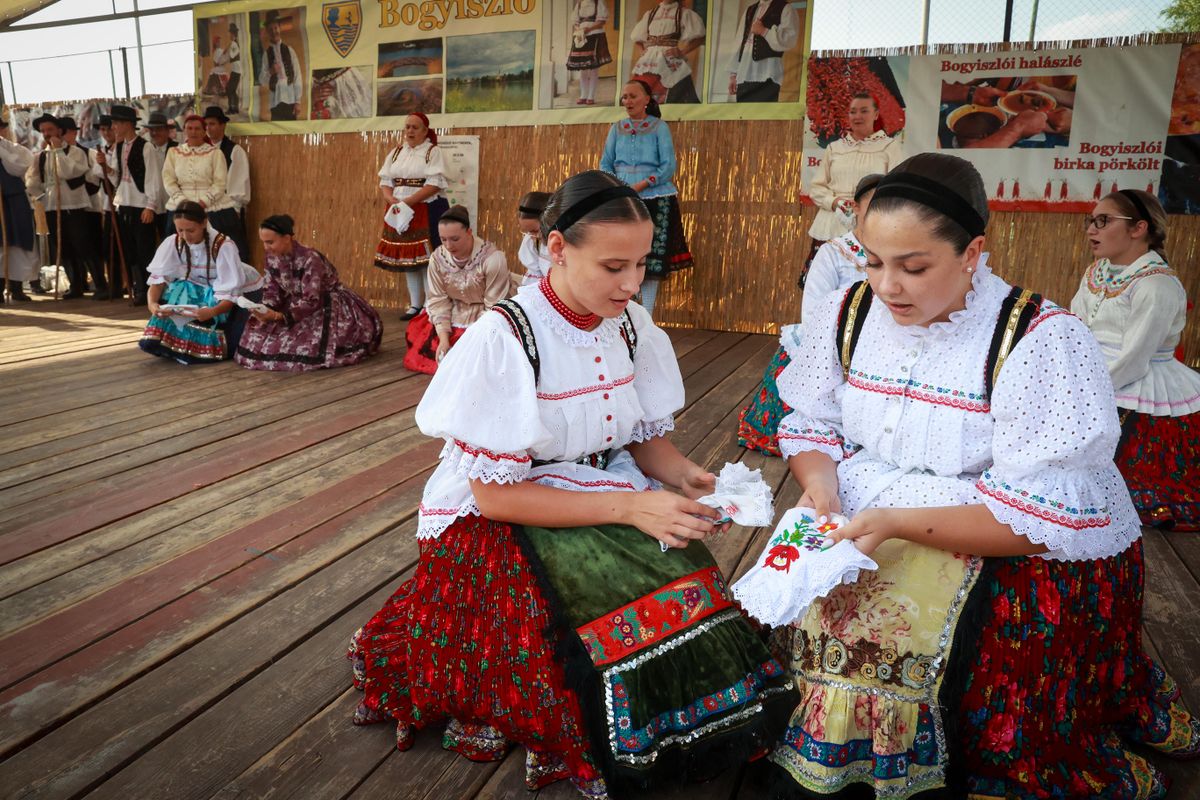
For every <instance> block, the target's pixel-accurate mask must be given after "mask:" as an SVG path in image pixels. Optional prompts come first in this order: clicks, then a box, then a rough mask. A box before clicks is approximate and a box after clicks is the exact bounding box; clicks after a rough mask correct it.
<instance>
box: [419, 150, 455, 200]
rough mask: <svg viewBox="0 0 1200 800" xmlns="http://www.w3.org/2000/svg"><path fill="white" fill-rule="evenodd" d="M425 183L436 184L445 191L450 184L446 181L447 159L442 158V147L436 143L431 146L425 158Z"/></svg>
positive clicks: (427, 184) (428, 184)
mask: <svg viewBox="0 0 1200 800" xmlns="http://www.w3.org/2000/svg"><path fill="white" fill-rule="evenodd" d="M425 185H426V186H436V187H437V188H439V189H441V190H443V191H444V190H445V189H447V188H448V187H449V186H450V184H449V183H448V182H447V181H446V161H445V159H443V158H442V148H440V147H438V146H437V145H436V144H435V145H431V146H430V148H429V154H428V156H427V157H426V159H425Z"/></svg>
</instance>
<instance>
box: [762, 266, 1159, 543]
mask: <svg viewBox="0 0 1200 800" xmlns="http://www.w3.org/2000/svg"><path fill="white" fill-rule="evenodd" d="M973 284H974V286H973V289H972V291H970V292H969V293H968V294H967V298H966V308H965V309H963V310H962V311H958V312H955V313H954V314H952V315H951V316H950V320H949V321H948V322H942V323H934V324H933V325H930V326H929V327H928V328H925V327H917V326H902V325H899V324H898V323H896V322H895V320H893V319H892V316H891V314H890V313H889V312H888V310H887V307H886V306H884V305H883V304H882V303H879V302H875V303H872V305H871V307H870V309H869V311H868V314H867V318H866V321H865V324H864V326H863V329H862V334H861V336H860V338H859V340H858V344H857V346H856V348H855V352H854V357H853V359H852V363H851V365H850V369H849V371H848V374H846V375H844V374H843V371H842V367H841V365H840V363H839V361H838V352H837V351H838V345H837V330H836V328H837V317H838V310H839V308H840V306H841V298H840V297H838V298H836V299H831V301H830V302H829V303H828V304H826V305H825V306H824V307H822V308H821V309H820V310H819V311H818V312H817V313H816V314H815V315H814V316H813V319H812V320H809V321H808V322H806V323H805V337H804V340H803V342H802V343H801V346H800V348H799V352H798V354H797V355H798V357H797V358H796V359H795V360H793V361H792V363H791V364H790V365H789V366H788V367H787V369H785V370H784V372H783V373H782V374H781V375H780V376H779V381H778V384H779V394H780V397H781V398H782V399H783V400H784V402H786V403H787V404H788V405H790V406H791V407H792V408H793V409H795V411H794V412H793V413H792V414H790V415H788V416H787V417H785V418H784V419H783V421H782V422H781V423H780V426H779V445H780V449H781V450H782V451H783V455H784V456H785V457H790V456H793V455H795V454H796V453H800V452H804V451H818V452H822V453H825V454H826V455H828V456H829V457H830V458H832V459H833V460H834V461H835V462H838V468H837V472H838V482H839V491H838V494H839V496H840V498H841V501H842V510H843V513H844V514H846V515H847V516H853V515H854V514H856V513H858V512H859V511H861V510H863V509H865V508H871V507H876V508H913V507H933V506H948V505H969V504H977V503H982V504H983V505H985V506H986V507H987V508H988V510H989V511H990V512H991V513H992V515H993V516H995V518H996V519H997V520H998V521H999V522H1001V523H1003V524H1005V525H1009V526H1011V527H1012V529H1013V531H1014V532H1015V533H1017V534H1020V535H1022V536H1025V537H1026V538H1028V539H1029V540H1030V541H1031V542H1034V543H1037V544H1044V545H1045V546H1046V547H1047V548H1048V550H1049V552H1048V553H1046V554H1045V556H1044V557H1045V558H1050V559H1059V560H1078V559H1091V558H1104V557H1107V556H1110V555H1114V554H1116V553H1120V552H1122V551H1124V550H1125V549H1126V548H1127V547H1128V546H1129V545H1130V544H1131V543H1132V542H1134V541H1136V540H1137V538H1138V536H1140V535H1141V526H1140V524H1139V522H1138V516H1137V513H1136V512H1135V511H1134V508H1133V503H1132V502H1131V501H1130V499H1129V491H1128V489H1127V488H1126V486H1125V482H1124V481H1123V480H1122V478H1121V476H1120V474H1119V473H1118V472H1117V468H1116V466H1115V465H1114V464H1113V452H1114V450H1115V448H1116V445H1117V439H1118V437H1119V435H1120V427H1119V425H1118V422H1117V411H1116V406H1115V404H1114V403H1113V396H1112V384H1111V381H1109V378H1108V372H1107V370H1106V369H1105V366H1104V360H1103V358H1102V357H1101V354H1100V351H1099V348H1098V347H1097V346H1096V342H1095V339H1093V338H1092V336H1091V334H1090V333H1089V332H1088V330H1087V328H1086V326H1084V325H1083V324H1082V323H1081V322H1080V321H1079V320H1078V319H1076V318H1075V317H1074V316H1072V315H1071V314H1069V313H1068V312H1067V311H1066V310H1064V309H1062V308H1059V307H1057V306H1055V305H1053V304H1051V303H1048V302H1044V303H1043V304H1042V307H1041V309H1040V310H1039V312H1038V314H1037V316H1036V317H1035V318H1034V319H1033V321H1032V322H1031V323H1030V325H1029V328H1028V329H1027V332H1026V334H1025V336H1024V337H1023V338H1022V339H1021V341H1020V342H1018V344H1017V346H1016V347H1015V348H1014V349H1013V351H1012V353H1011V354H1010V355H1009V357H1008V359H1007V361H1006V362H1005V363H1004V365H1003V368H1002V370H1001V372H1000V375H999V379H998V380H997V381H996V384H995V386H994V387H993V392H992V396H991V397H987V396H986V395H985V393H984V391H985V390H984V375H983V372H984V364H985V362H986V360H987V351H988V348H989V346H990V344H991V340H992V332H993V330H994V328H995V324H996V320H997V318H998V316H999V311H1000V304H1001V303H1002V302H1003V300H1004V298H1005V297H1006V296H1007V294H1008V293H1009V291H1010V289H1011V287H1010V286H1009V285H1008V284H1007V283H1005V282H1004V281H1003V280H1001V279H1000V278H998V277H996V276H995V275H993V274H992V273H991V271H990V270H989V269H988V268H987V265H986V263H985V259H981V260H980V264H979V266H978V267H977V270H976V273H975V275H974V276H973Z"/></svg>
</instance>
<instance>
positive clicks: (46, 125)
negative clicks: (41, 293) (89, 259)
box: [25, 114, 91, 300]
mask: <svg viewBox="0 0 1200 800" xmlns="http://www.w3.org/2000/svg"><path fill="white" fill-rule="evenodd" d="M34 127H36V128H37V129H38V131H40V132H41V134H42V138H43V139H44V140H45V149H44V150H42V152H40V153H38V155H37V157H36V158H35V159H34V162H33V164H32V165H30V167H29V171H28V172H26V173H25V187H26V188H27V189H28V190H29V194H30V196H32V197H35V198H38V197H40V198H43V203H44V205H45V208H46V213H47V215H49V214H50V213H51V212H53V217H51V218H50V219H48V220H47V221H48V222H49V223H50V224H49V228H50V252H51V253H53V254H54V261H55V264H56V266H62V267H64V268H65V269H66V272H67V277H68V279H69V280H70V281H71V290H70V291H69V292H68V293H67V294H66V295H65V298H64V299H68V300H69V299H72V298H76V297H83V294H84V291H85V290H86V289H87V266H86V263H85V261H84V257H85V255H86V248H87V246H88V235H87V233H88V231H87V223H88V220H87V216H86V215H87V213H88V212H87V210H86V209H87V208H88V206H89V205H90V204H91V201H90V200H89V199H88V194H87V189H86V188H85V183H86V178H85V175H86V174H87V171H88V158H87V153H85V152H84V151H83V150H81V149H79V148H78V147H71V146H70V145H69V144H67V143H66V141H64V139H63V129H62V124H61V123H60V122H59V121H58V119H57V118H55V117H53V116H51V115H50V114H43V115H42V116H40V117H38V118H37V119H35V120H34ZM55 275H56V278H57V272H56V273H55ZM57 284H58V281H57V279H56V280H55V287H56V290H55V294H56V295H57V294H58V292H57Z"/></svg>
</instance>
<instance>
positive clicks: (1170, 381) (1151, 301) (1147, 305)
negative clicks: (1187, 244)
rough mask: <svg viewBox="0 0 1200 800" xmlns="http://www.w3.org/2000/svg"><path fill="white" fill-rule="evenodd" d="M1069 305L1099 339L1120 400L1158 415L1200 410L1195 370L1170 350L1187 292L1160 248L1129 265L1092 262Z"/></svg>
mask: <svg viewBox="0 0 1200 800" xmlns="http://www.w3.org/2000/svg"><path fill="white" fill-rule="evenodd" d="M1071 311H1072V313H1074V314H1076V315H1077V316H1078V317H1079V318H1080V319H1082V320H1083V321H1084V322H1085V323H1087V326H1088V327H1089V328H1091V330H1092V334H1093V335H1095V337H1096V340H1097V341H1099V342H1100V350H1101V352H1103V353H1104V360H1105V361H1106V362H1107V363H1108V371H1109V373H1110V374H1111V375H1112V382H1113V386H1114V387H1116V390H1117V405H1118V406H1119V407H1120V408H1128V409H1132V410H1134V411H1138V412H1140V413H1142V414H1151V415H1153V416H1163V417H1165V416H1171V417H1182V416H1184V415H1185V414H1192V413H1194V412H1196V411H1200V373H1197V372H1196V371H1195V370H1193V369H1189V368H1188V367H1187V366H1186V365H1185V364H1184V363H1183V362H1181V361H1180V360H1179V359H1177V358H1175V348H1176V347H1177V346H1178V345H1179V338H1180V336H1181V335H1182V334H1183V326H1184V323H1185V321H1186V317H1187V294H1186V293H1185V292H1184V289H1183V284H1182V283H1180V282H1179V278H1178V277H1176V275H1175V273H1174V272H1173V271H1172V270H1171V268H1170V267H1169V266H1167V262H1166V261H1165V260H1163V258H1162V257H1161V256H1159V255H1158V253H1155V252H1153V251H1151V252H1149V253H1147V254H1146V255H1144V256H1142V257H1141V258H1139V259H1138V260H1136V261H1134V262H1133V263H1132V264H1128V265H1126V266H1117V265H1115V264H1112V263H1111V262H1109V260H1108V259H1106V258H1102V259H1100V260H1099V261H1097V262H1096V263H1094V264H1092V265H1091V266H1090V267H1088V269H1087V272H1086V273H1084V276H1083V280H1081V281H1080V283H1079V291H1078V292H1076V293H1075V297H1074V299H1073V300H1071Z"/></svg>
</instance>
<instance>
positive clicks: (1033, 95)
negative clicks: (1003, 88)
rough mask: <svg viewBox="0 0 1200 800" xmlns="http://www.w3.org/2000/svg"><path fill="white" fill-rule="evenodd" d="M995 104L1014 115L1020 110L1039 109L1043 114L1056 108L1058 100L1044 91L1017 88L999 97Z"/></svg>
mask: <svg viewBox="0 0 1200 800" xmlns="http://www.w3.org/2000/svg"><path fill="white" fill-rule="evenodd" d="M996 105H997V106H999V107H1000V108H1002V109H1003V110H1004V111H1005V112H1006V113H1008V114H1010V115H1012V116H1014V117H1015V116H1016V115H1017V114H1020V113H1021V112H1022V111H1041V112H1042V113H1043V114H1049V113H1050V112H1051V111H1053V110H1054V109H1056V108H1058V101H1057V100H1055V99H1054V98H1053V97H1051V96H1050V95H1048V94H1046V93H1045V92H1039V91H1035V90H1033V89H1018V90H1016V91H1015V92H1009V93H1008V94H1006V95H1004V97H1001V98H1000V100H999V102H997V103H996Z"/></svg>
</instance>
